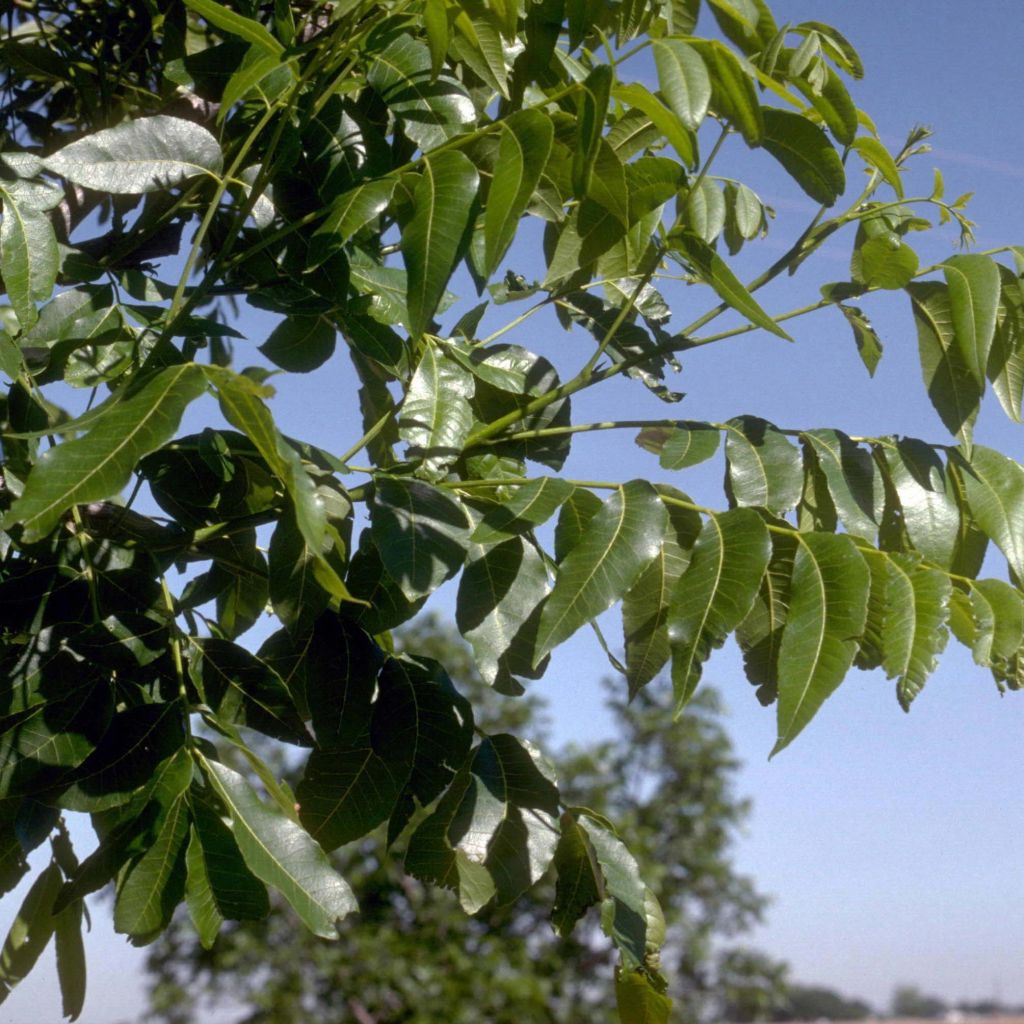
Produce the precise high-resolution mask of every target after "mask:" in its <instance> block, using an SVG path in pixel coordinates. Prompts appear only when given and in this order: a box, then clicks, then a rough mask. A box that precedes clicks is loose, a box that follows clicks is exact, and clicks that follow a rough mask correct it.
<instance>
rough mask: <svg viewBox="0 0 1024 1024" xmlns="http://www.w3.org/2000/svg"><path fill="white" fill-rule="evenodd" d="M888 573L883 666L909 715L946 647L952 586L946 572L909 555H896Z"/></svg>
mask: <svg viewBox="0 0 1024 1024" xmlns="http://www.w3.org/2000/svg"><path fill="white" fill-rule="evenodd" d="M886 568H887V572H888V586H887V587H886V594H885V611H884V613H883V617H882V631H881V649H882V654H883V657H882V667H883V668H884V669H885V672H886V675H887V676H888V677H889V678H890V679H895V680H896V681H897V682H896V695H897V696H898V698H899V702H900V705H901V706H902V708H903V710H904V711H909V710H910V703H911V701H913V699H914V698H915V697H916V696H917V695H918V694H919V693H920V692H921V690H922V689H923V687H924V684H925V680H926V679H927V678H928V676H929V675H931V673H932V672H933V671H934V670H935V664H936V658H937V656H938V655H939V654H940V653H941V652H942V650H943V648H944V647H945V646H946V639H947V637H948V635H949V634H948V631H947V629H946V621H947V620H948V618H949V595H950V591H951V589H952V586H951V583H950V580H949V576H948V575H947V574H946V573H944V572H940V571H939V570H938V569H928V568H926V567H924V566H922V565H920V564H919V563H918V562H916V561H915V560H914V559H912V558H908V557H907V556H906V555H900V554H892V555H890V556H889V557H888V558H887V559H886Z"/></svg>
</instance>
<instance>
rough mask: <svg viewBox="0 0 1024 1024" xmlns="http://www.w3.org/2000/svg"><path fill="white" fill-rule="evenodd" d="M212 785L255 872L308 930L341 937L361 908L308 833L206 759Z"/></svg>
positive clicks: (225, 769) (233, 775)
mask: <svg viewBox="0 0 1024 1024" xmlns="http://www.w3.org/2000/svg"><path fill="white" fill-rule="evenodd" d="M201 764H202V766H203V770H204V772H205V774H206V776H207V778H208V779H209V780H210V785H211V786H212V787H213V788H214V790H215V791H216V793H217V795H218V797H219V798H220V799H221V800H222V801H223V803H224V806H225V808H226V809H227V811H228V813H229V814H230V816H231V832H232V834H233V835H234V837H235V841H236V842H237V843H238V848H239V850H240V851H241V854H242V857H243V859H244V860H245V863H246V865H247V866H248V868H249V870H250V871H251V872H252V873H253V874H254V875H255V876H256V877H257V878H259V879H261V880H262V881H264V882H266V883H267V884H268V885H272V886H274V888H275V889H277V890H278V891H279V892H280V893H281V895H282V896H284V898H285V899H286V900H287V901H288V902H289V903H290V904H291V905H292V907H294V908H295V912H296V913H297V914H298V915H299V917H300V918H301V919H302V921H303V923H304V924H305V925H306V927H307V928H309V930H310V931H311V932H313V933H314V934H315V935H319V936H321V937H322V938H325V939H332V938H335V937H336V935H337V924H338V922H339V921H340V920H341V919H342V918H344V917H345V916H347V915H348V914H349V913H351V912H352V911H353V910H355V909H356V901H355V897H354V896H353V895H352V890H351V889H350V888H349V886H348V883H347V882H346V881H345V880H344V879H343V878H342V877H341V876H340V875H339V874H338V873H337V872H336V871H334V869H333V868H332V867H331V866H330V864H329V862H328V860H327V857H326V856H325V854H324V852H323V850H321V849H320V847H319V846H318V845H317V844H316V842H314V840H312V839H311V838H310V837H309V835H308V834H307V833H306V831H305V830H304V829H302V828H301V827H300V826H299V825H297V824H295V822H294V821H291V820H290V819H289V818H286V817H285V816H284V814H283V813H281V812H280V811H279V810H277V809H275V808H274V807H272V806H271V805H269V804H265V803H263V801H261V800H260V799H259V797H258V796H257V795H256V792H255V790H253V788H252V787H251V786H250V785H249V783H248V782H246V781H245V779H244V778H243V777H242V776H241V775H239V774H238V773H237V772H235V771H232V770H231V769H230V768H228V767H227V766H226V765H222V764H218V763H217V762H216V761H210V760H208V759H207V758H205V757H201Z"/></svg>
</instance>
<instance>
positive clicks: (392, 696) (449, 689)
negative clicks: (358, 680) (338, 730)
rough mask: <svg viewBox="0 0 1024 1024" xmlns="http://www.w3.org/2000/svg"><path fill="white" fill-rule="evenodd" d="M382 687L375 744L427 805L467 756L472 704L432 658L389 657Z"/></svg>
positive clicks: (373, 730) (374, 729) (375, 720)
mask: <svg viewBox="0 0 1024 1024" xmlns="http://www.w3.org/2000/svg"><path fill="white" fill-rule="evenodd" d="M378 685H379V688H380V693H379V696H378V698H377V702H376V705H375V707H374V713H373V723H372V726H371V738H372V743H373V748H374V750H375V751H376V752H377V753H378V754H379V755H380V756H381V757H382V758H383V759H384V760H385V761H386V762H389V763H390V764H392V766H394V767H397V766H402V767H403V768H404V769H405V770H406V771H407V773H408V778H407V780H406V783H405V793H407V794H411V795H412V796H414V797H415V798H416V800H417V801H418V802H419V804H420V806H421V807H426V806H428V805H429V804H431V803H432V802H433V801H434V800H435V799H437V797H439V796H440V795H441V793H442V792H443V791H444V789H445V788H446V787H447V786H448V785H449V783H451V782H452V781H453V779H454V777H455V773H456V772H457V771H458V770H459V769H461V768H462V766H463V765H464V764H465V762H466V759H467V757H468V756H469V750H470V747H471V746H472V743H473V709H472V706H471V705H470V703H469V701H467V700H466V699H465V698H464V697H463V696H462V694H460V693H459V692H458V690H457V689H456V688H455V686H454V684H453V683H452V681H451V679H450V678H449V676H448V674H447V672H445V670H444V668H443V667H442V666H441V665H440V664H438V662H436V661H433V660H431V659H430V658H411V657H404V658H389V659H388V660H387V661H386V662H385V663H384V668H383V669H382V670H381V673H380V676H379V679H378ZM394 825H395V822H394V820H393V821H392V828H393V827H394Z"/></svg>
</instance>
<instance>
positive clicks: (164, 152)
mask: <svg viewBox="0 0 1024 1024" xmlns="http://www.w3.org/2000/svg"><path fill="white" fill-rule="evenodd" d="M221 165H222V157H221V151H220V145H219V144H218V142H217V140H216V139H215V138H214V137H213V135H211V134H210V132H208V131H207V130H206V129H205V128H203V127H202V125H198V124H196V123H195V122H194V121H185V120H183V119H182V118H179V117H169V116H168V115H166V114H155V115H154V116H152V117H143V118H139V119H138V120H135V121H126V122H124V124H119V125H117V127H115V128H105V129H103V130H102V131H98V132H95V133H93V134H92V135H86V136H85V137H84V138H82V139H79V140H78V141H77V142H71V143H69V144H68V145H67V146H64V147H63V149H59V150H57V152H56V153H54V154H53V155H52V156H49V157H47V158H46V159H45V160H44V161H43V166H44V167H45V168H46V169H47V170H48V171H52V172H53V173H54V174H59V175H60V176H61V177H62V178H66V179H67V180H68V181H71V182H73V183H74V184H76V185H84V186H85V187H86V188H91V189H95V190H96V191H98V192H113V193H117V194H119V193H128V194H133V193H139V192H162V191H166V190H167V189H169V188H173V187H174V186H175V185H180V184H181V183H182V182H183V181H187V180H188V179H189V178H194V177H195V176H196V175H199V174H209V175H213V176H217V175H218V174H219V173H220V170H221Z"/></svg>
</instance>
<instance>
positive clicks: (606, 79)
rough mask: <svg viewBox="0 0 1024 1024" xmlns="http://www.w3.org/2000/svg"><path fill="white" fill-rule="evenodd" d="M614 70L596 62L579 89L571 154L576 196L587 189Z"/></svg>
mask: <svg viewBox="0 0 1024 1024" xmlns="http://www.w3.org/2000/svg"><path fill="white" fill-rule="evenodd" d="M614 79H615V72H614V70H613V69H612V68H611V66H610V65H608V64H598V65H597V67H595V68H594V69H593V70H592V71H591V72H590V74H588V75H587V77H586V79H585V80H584V82H583V85H582V88H581V89H580V97H579V108H578V111H577V117H576V148H575V150H574V151H573V157H572V187H573V191H574V192H575V194H576V196H577V198H579V199H582V198H583V197H584V196H585V195H586V194H587V193H588V192H589V191H590V185H591V180H592V175H593V171H594V160H595V158H596V157H597V154H598V150H599V148H600V145H601V133H602V132H603V130H604V121H605V117H606V116H607V114H608V99H609V95H610V90H611V86H612V83H613V81H614Z"/></svg>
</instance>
